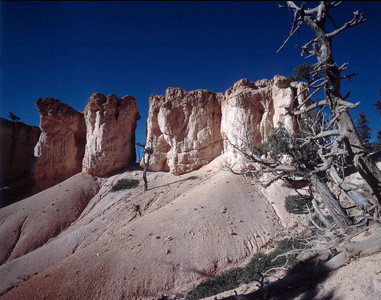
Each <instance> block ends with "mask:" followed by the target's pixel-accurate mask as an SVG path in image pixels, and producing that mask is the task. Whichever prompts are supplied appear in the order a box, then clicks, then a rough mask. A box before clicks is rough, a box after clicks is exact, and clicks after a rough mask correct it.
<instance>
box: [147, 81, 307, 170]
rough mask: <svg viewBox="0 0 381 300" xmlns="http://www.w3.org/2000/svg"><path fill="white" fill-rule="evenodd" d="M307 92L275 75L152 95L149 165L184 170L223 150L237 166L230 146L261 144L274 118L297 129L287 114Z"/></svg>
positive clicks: (302, 86) (274, 123) (237, 155)
mask: <svg viewBox="0 0 381 300" xmlns="http://www.w3.org/2000/svg"><path fill="white" fill-rule="evenodd" d="M296 96H297V97H296ZM307 96H308V90H307V89H306V85H305V84H304V83H297V82H292V83H290V82H289V81H288V80H287V78H286V77H284V76H279V75H276V76H274V78H273V79H272V80H267V79H263V80H259V81H256V82H251V81H249V80H247V79H241V80H240V81H238V82H236V83H235V84H234V86H233V87H232V88H230V89H229V90H227V91H226V92H225V93H224V94H222V93H214V92H211V91H207V90H196V91H191V92H187V91H185V90H183V89H180V88H169V89H167V91H166V94H165V95H162V96H156V95H152V96H151V97H150V100H149V103H150V109H149V115H148V119H147V127H146V128H147V129H146V130H147V131H146V141H147V143H149V145H150V146H151V147H152V148H153V149H154V154H153V155H152V159H151V161H150V169H151V170H152V171H170V172H172V173H173V174H177V175H179V174H184V173H187V172H190V171H193V170H195V169H198V168H199V167H200V166H202V165H205V164H207V163H208V162H210V161H211V160H213V159H214V158H216V157H217V156H219V155H220V154H222V153H225V157H226V159H227V161H228V162H229V163H230V164H236V163H237V162H239V161H241V160H242V155H241V154H240V153H239V152H238V151H237V150H236V149H234V147H232V144H233V145H235V146H238V147H244V146H247V147H250V148H252V147H253V146H256V145H259V144H261V143H262V142H263V141H265V140H266V139H267V137H268V136H269V135H270V134H271V132H272V128H273V127H276V126H277V125H278V122H280V123H282V124H283V125H284V126H285V127H286V128H287V129H288V130H289V131H290V132H295V130H296V129H297V123H296V118H295V117H292V116H290V115H286V112H287V110H289V109H290V110H291V109H293V108H294V105H295V104H298V103H302V101H303V100H304V99H306V97H307ZM295 98H296V99H297V100H296V101H297V103H295Z"/></svg>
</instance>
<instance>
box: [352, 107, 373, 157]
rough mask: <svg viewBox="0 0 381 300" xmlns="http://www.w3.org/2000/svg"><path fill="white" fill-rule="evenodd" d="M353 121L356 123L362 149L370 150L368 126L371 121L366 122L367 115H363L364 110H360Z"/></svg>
mask: <svg viewBox="0 0 381 300" xmlns="http://www.w3.org/2000/svg"><path fill="white" fill-rule="evenodd" d="M355 121H356V129H357V132H358V133H359V135H360V138H361V140H362V142H363V144H364V147H365V148H366V149H368V150H371V148H372V147H371V144H370V138H371V135H372V133H371V130H370V127H369V124H370V123H371V121H369V120H368V115H367V114H366V113H365V111H364V110H362V111H361V112H360V113H359V116H358V118H357V119H356V120H355Z"/></svg>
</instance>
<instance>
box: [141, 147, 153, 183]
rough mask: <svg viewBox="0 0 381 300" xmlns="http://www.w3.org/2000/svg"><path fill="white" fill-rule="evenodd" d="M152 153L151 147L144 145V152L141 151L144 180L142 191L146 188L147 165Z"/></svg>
mask: <svg viewBox="0 0 381 300" xmlns="http://www.w3.org/2000/svg"><path fill="white" fill-rule="evenodd" d="M152 153H153V149H152V148H151V147H145V148H144V153H143V164H144V170H143V180H144V191H147V190H148V181H147V172H148V167H149V160H150V158H151V155H152Z"/></svg>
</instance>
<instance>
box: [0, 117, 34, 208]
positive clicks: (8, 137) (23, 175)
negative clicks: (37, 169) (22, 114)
mask: <svg viewBox="0 0 381 300" xmlns="http://www.w3.org/2000/svg"><path fill="white" fill-rule="evenodd" d="M40 133H41V130H40V128H38V127H36V126H30V125H26V124H24V123H22V122H11V121H8V120H5V119H2V118H0V147H1V151H0V155H1V158H0V188H1V189H2V191H1V194H0V198H4V199H1V200H4V201H5V202H7V203H0V207H2V206H3V205H6V204H9V203H10V202H12V200H14V198H15V197H16V198H17V197H18V196H19V195H22V194H23V192H24V191H25V192H26V190H25V189H24V191H22V189H23V188H26V189H28V188H30V187H31V186H32V185H33V183H34V182H33V167H34V160H35V159H34V154H33V151H34V146H35V145H36V144H37V141H38V138H39V136H40ZM3 188H6V189H5V190H3ZM1 200H0V202H1Z"/></svg>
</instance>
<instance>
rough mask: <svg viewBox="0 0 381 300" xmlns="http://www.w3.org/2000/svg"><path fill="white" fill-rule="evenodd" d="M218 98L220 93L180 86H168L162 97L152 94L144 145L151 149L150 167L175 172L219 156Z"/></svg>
mask: <svg viewBox="0 0 381 300" xmlns="http://www.w3.org/2000/svg"><path fill="white" fill-rule="evenodd" d="M222 98H223V94H221V93H219V94H217V93H213V92H211V91H207V90H196V91H191V92H187V91H185V90H183V89H180V88H168V89H167V91H166V94H165V95H163V96H155V95H152V96H151V97H150V99H149V103H150V109H149V116H148V120H147V131H146V141H147V146H152V147H153V148H154V152H153V154H152V156H151V160H150V169H151V170H153V171H168V170H169V171H171V172H172V173H174V174H177V175H178V174H183V173H187V172H190V171H193V170H195V169H197V168H199V167H201V166H203V165H205V164H207V163H209V162H210V161H212V160H213V159H214V158H216V157H217V156H218V155H220V154H221V153H222V150H223V145H222V137H221V130H220V126H221V100H222Z"/></svg>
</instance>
